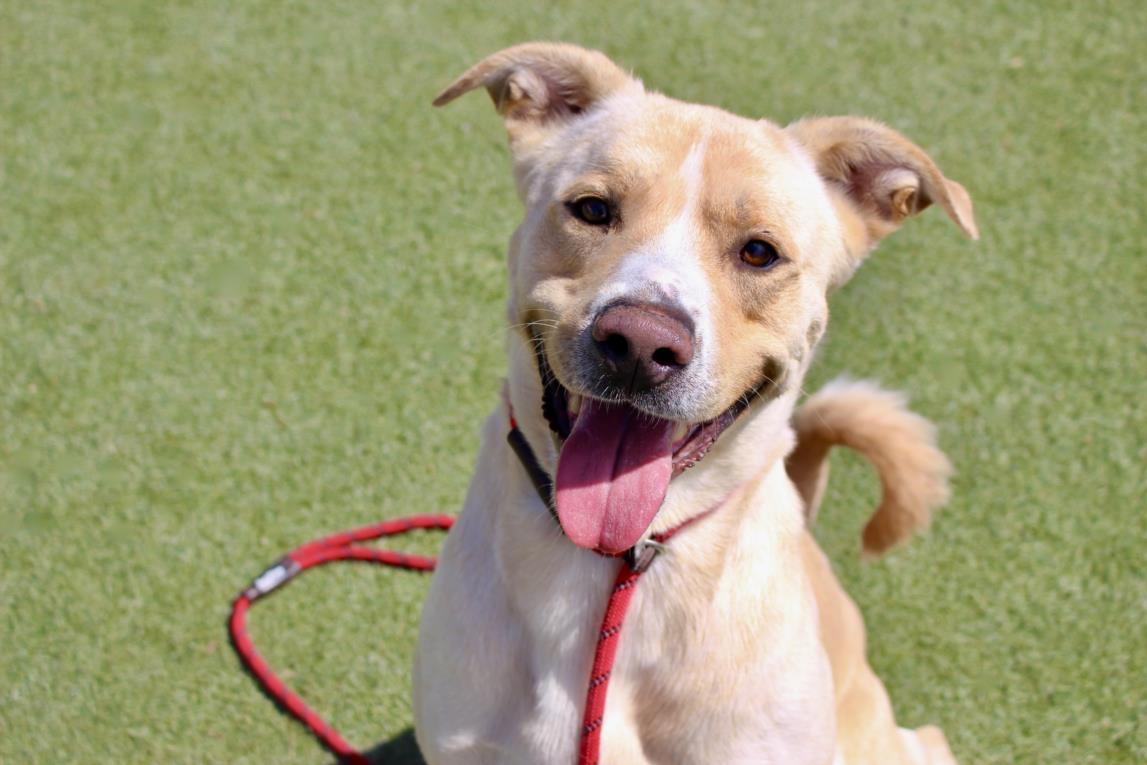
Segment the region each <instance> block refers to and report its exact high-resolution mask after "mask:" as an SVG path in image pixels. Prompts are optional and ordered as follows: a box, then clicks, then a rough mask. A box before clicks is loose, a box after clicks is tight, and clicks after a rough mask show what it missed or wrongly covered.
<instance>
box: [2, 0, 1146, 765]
mask: <svg viewBox="0 0 1147 765" xmlns="http://www.w3.org/2000/svg"><path fill="white" fill-rule="evenodd" d="M1145 28H1147V4H1144V3H1142V2H1134V1H1133V0H1124V1H1119V2H1104V3H1090V4H1080V3H1067V2H1062V1H1060V0H1055V1H1053V2H1045V1H1043V0H1041V1H1040V2H1035V1H1034V0H1028V1H1027V2H1014V3H998V2H969V3H952V2H937V1H935V0H925V1H924V2H917V3H909V4H906V3H900V2H893V1H892V0H874V1H873V2H866V3H835V2H823V1H820V0H818V1H815V2H805V3H791V2H790V3H774V2H768V3H750V2H739V3H726V4H716V3H701V2H684V1H680V0H673V1H667V2H661V1H659V2H657V3H644V4H638V3H632V4H630V3H602V2H578V3H562V4H554V5H548V6H543V5H541V4H538V3H532V2H499V3H480V4H479V3H474V4H469V5H461V4H455V3H447V2H420V3H409V4H399V3H388V2H354V1H351V0H333V1H332V2H323V3H319V2H312V3H302V2H267V1H259V2H255V1H252V2H241V3H235V2H206V1H197V2H155V1H154V0H142V1H140V2H97V0H85V1H84V2H62V1H58V0H44V1H43V2H37V3H20V2H17V0H8V1H7V2H3V3H0V535H2V536H0V566H2V568H0V646H2V648H0V761H2V762H5V763H8V762H10V763H61V762H74V763H94V762H117V763H159V762H163V763H205V762H209V763H268V762H274V763H320V762H324V761H326V760H327V758H325V757H324V755H323V754H322V753H321V752H320V751H319V750H317V749H316V747H315V746H314V744H313V742H312V741H311V740H310V739H309V738H308V737H307V736H306V735H305V734H304V733H302V732H301V731H300V730H298V729H297V728H295V727H294V725H293V724H292V723H290V722H288V721H286V720H285V718H283V717H281V716H279V715H278V714H277V713H276V712H275V711H274V709H273V708H272V707H271V705H270V704H268V703H267V702H266V701H265V700H264V699H263V698H262V697H261V696H260V695H259V694H258V693H257V692H256V690H255V688H254V686H253V685H252V684H251V682H250V681H249V679H248V678H246V677H245V676H244V675H243V674H242V673H241V672H240V671H239V668H238V666H237V664H236V661H235V659H234V658H233V656H232V655H231V652H230V650H229V648H228V646H227V642H226V637H225V632H224V619H225V616H226V613H227V606H228V601H229V599H230V598H231V597H232V596H233V594H234V593H235V591H236V590H237V588H238V587H239V586H240V585H241V584H243V583H244V582H245V580H247V579H248V578H249V577H250V576H251V575H253V574H254V573H256V572H257V571H258V569H259V568H260V567H261V565H262V564H265V563H268V562H270V561H271V560H272V559H274V558H275V557H276V556H277V555H278V554H279V553H280V552H282V551H283V550H284V549H286V548H288V547H290V546H292V545H294V544H296V543H299V542H302V541H305V540H307V539H310V538H312V537H314V536H316V535H318V534H320V533H323V532H326V531H330V530H336V529H341V528H343V527H347V526H350V525H354V524H358V523H364V522H369V521H373V520H376V519H379V518H384V517H390V516H398V515H403V514H408V513H413V512H426V511H440V510H447V511H453V510H454V509H455V508H457V507H458V506H459V503H460V499H461V497H462V494H463V491H464V488H465V485H466V481H467V478H468V474H469V470H470V467H471V463H472V459H473V456H474V451H475V447H476V443H477V430H478V424H479V422H480V421H481V419H482V418H483V416H484V415H485V413H486V412H487V411H488V410H489V408H490V407H491V406H492V405H493V404H494V402H495V401H496V397H497V392H498V389H499V380H500V375H501V374H502V373H503V370H504V362H503V357H502V335H503V329H502V328H503V321H504V320H503V311H502V295H503V282H504V267H503V252H504V248H505V244H506V241H507V239H508V237H509V235H510V232H511V231H512V229H513V227H514V225H515V223H516V220H517V218H518V216H519V215H520V207H519V204H518V202H517V200H516V197H515V194H514V192H513V189H512V186H511V181H510V176H509V168H508V161H507V157H506V151H505V148H504V138H503V134H502V129H501V126H500V125H499V123H498V120H497V119H496V117H495V116H494V114H493V112H492V110H491V109H490V105H489V103H488V100H487V99H486V98H485V97H484V96H477V95H475V96H472V97H470V98H467V99H464V100H463V101H462V102H460V103H458V104H456V105H452V106H451V107H450V108H449V109H448V110H444V111H436V110H432V109H431V108H430V107H429V102H430V100H431V98H432V97H433V95H434V94H435V93H436V92H437V89H438V88H440V87H441V86H443V85H445V84H446V83H447V82H448V81H449V80H450V79H451V78H452V77H453V76H454V75H455V74H457V73H458V72H459V71H461V70H462V69H463V68H464V67H465V66H467V65H469V64H470V63H472V62H473V61H475V60H476V59H477V58H478V57H480V56H482V55H484V54H487V53H489V52H492V51H494V50H497V49H498V48H500V47H503V46H506V45H508V44H511V43H515V42H519V41H523V40H528V39H537V38H549V39H562V40H569V41H574V42H579V43H582V44H585V45H589V46H593V47H598V48H601V49H603V50H605V51H607V52H608V53H610V54H611V55H613V56H614V57H615V58H616V59H617V60H619V61H620V62H622V63H623V64H624V65H625V66H627V67H631V68H633V69H634V70H635V71H637V72H638V73H639V74H640V75H641V76H642V77H643V79H644V80H645V82H646V84H647V86H649V87H651V88H655V89H659V90H663V91H665V92H668V93H670V94H671V95H675V96H678V97H680V98H684V99H690V100H700V101H705V102H709V103H715V104H718V105H720V106H724V107H727V108H730V109H732V110H735V111H738V112H741V113H745V114H751V115H765V116H769V117H772V118H773V119H776V120H779V121H788V120H791V119H794V118H796V117H799V116H802V115H806V114H831V113H856V114H865V115H869V116H874V117H878V118H880V119H883V120H885V121H887V122H889V123H890V124H892V125H894V126H896V127H898V128H900V129H901V130H902V131H903V132H905V133H906V134H908V135H909V136H911V137H913V138H914V139H916V140H917V141H918V142H919V143H920V144H922V145H923V146H925V147H926V148H927V149H928V150H929V151H930V152H931V153H932V155H933V157H935V158H936V159H937V161H938V162H939V163H940V165H941V167H942V168H943V169H944V170H945V172H946V173H947V174H948V175H949V176H950V177H953V178H955V179H957V180H959V181H961V182H963V183H964V184H965V185H966V186H967V188H968V189H969V190H970V192H971V194H972V196H973V198H974V199H975V202H976V211H977V216H978V219H979V223H980V228H981V230H982V232H983V238H982V240H981V241H980V242H979V243H976V244H972V243H968V242H965V241H963V240H962V239H961V237H960V236H959V234H958V232H957V231H956V230H955V228H954V227H953V226H952V225H951V224H950V223H949V222H948V221H946V220H945V219H944V217H943V216H942V215H941V214H939V213H937V212H934V211H931V212H929V213H928V214H927V215H925V216H924V217H923V218H922V219H921V220H920V221H915V222H913V223H912V224H911V225H908V226H907V227H906V228H905V229H904V230H903V231H901V232H900V233H898V234H897V235H895V236H894V237H893V238H891V239H890V240H889V241H887V242H886V243H885V245H884V246H883V247H882V249H881V250H880V251H879V252H878V253H877V254H876V255H875V256H874V257H873V258H872V259H871V260H870V262H869V263H868V264H867V265H866V266H865V267H864V268H863V269H862V270H861V272H860V273H859V274H858V275H857V277H856V278H855V279H854V280H853V282H852V283H851V284H850V285H849V286H848V287H847V288H846V289H845V290H844V291H843V292H841V293H840V294H839V295H837V296H836V297H835V298H834V301H833V304H832V310H833V320H832V323H831V326H830V331H829V336H828V339H827V341H826V344H825V346H824V347H823V350H822V352H821V354H820V358H819V360H818V363H817V366H816V368H815V371H814V374H813V379H812V380H810V383H809V386H808V387H809V388H810V389H811V388H815V387H816V386H817V385H819V384H820V383H821V382H823V381H825V380H827V379H830V378H832V377H834V376H836V375H838V374H840V373H844V372H847V373H850V374H852V375H854V376H861V377H871V378H876V379H878V380H880V381H882V382H883V383H885V384H886V385H888V386H891V387H896V388H902V389H905V390H907V391H909V392H910V393H911V394H912V396H913V400H914V404H915V406H916V407H917V409H918V410H919V411H921V412H923V413H924V414H926V415H927V416H929V417H931V418H932V419H934V420H935V421H936V422H937V423H938V424H939V427H940V432H941V437H942V442H943V446H944V447H945V449H946V450H947V451H948V453H949V454H950V455H951V456H952V459H953V461H954V462H955V465H956V467H957V470H958V473H957V475H956V477H955V480H954V498H953V501H952V503H951V505H950V506H949V507H948V508H947V509H946V510H944V511H943V512H942V514H940V515H939V516H938V518H937V520H936V523H935V524H934V527H933V529H932V531H931V532H930V534H928V535H927V536H925V537H923V538H921V539H918V540H916V541H915V542H913V543H912V544H911V545H909V546H908V547H906V548H904V549H902V550H900V551H898V552H896V553H894V554H893V555H892V556H891V557H889V558H887V559H884V560H883V561H880V562H877V563H875V564H871V565H863V566H862V565H861V564H860V563H859V562H858V560H857V556H856V551H857V535H858V530H859V527H860V525H861V523H862V521H863V518H864V516H865V514H866V513H867V511H868V510H869V509H870V508H871V507H872V505H873V503H874V501H875V498H876V493H877V488H876V484H875V482H874V479H873V477H872V476H871V474H870V472H869V471H868V469H867V468H866V467H864V466H863V465H862V464H861V463H860V461H859V460H858V459H856V458H853V457H851V456H847V455H842V456H840V457H837V458H836V459H835V462H834V464H835V468H834V475H833V477H832V481H831V486H830V490H829V495H828V498H827V501H826V504H825V508H824V511H823V513H822V519H821V524H820V528H819V529H818V535H819V536H820V538H821V539H822V541H823V543H824V544H825V546H826V548H827V549H828V550H829V552H830V554H831V555H832V557H833V558H834V559H835V560H836V561H837V563H838V570H839V572H840V574H841V576H842V578H843V579H844V580H845V582H846V585H847V586H848V588H849V589H850V590H851V592H852V593H853V594H854V595H855V596H856V597H857V599H858V600H859V602H860V604H861V606H862V607H863V609H864V612H865V614H866V617H867V620H868V625H869V630H870V648H871V656H872V661H873V663H874V664H875V666H876V668H877V670H878V672H879V673H880V674H881V675H882V676H883V677H884V678H885V680H886V682H887V684H888V687H889V688H890V690H891V693H892V695H893V698H894V701H895V704H896V708H897V711H898V715H899V717H900V720H901V722H902V723H904V724H908V725H918V724H923V723H925V722H929V721H931V722H936V723H938V724H940V725H942V726H943V727H944V729H945V730H946V731H947V733H948V736H949V737H950V739H951V742H952V745H953V748H954V749H955V751H956V753H957V755H958V756H959V757H960V759H961V761H962V762H964V763H966V764H967V763H999V764H1001V765H1002V764H1003V763H1032V764H1035V763H1050V762H1058V763H1068V762H1070V763H1104V764H1105V765H1107V764H1112V763H1141V762H1144V761H1147V691H1145V689H1147V576H1145V574H1147V524H1145V522H1144V517H1143V510H1144V497H1145V496H1147V470H1145V468H1144V465H1145V462H1147V459H1145V458H1147V445H1145V444H1147V406H1145V405H1144V403H1143V394H1144V383H1143V380H1144V378H1145V376H1147V339H1145V338H1147V333H1145V317H1147V294H1145V293H1147V253H1144V246H1143V243H1144V241H1145V234H1147V225H1145V222H1144V217H1143V211H1142V208H1143V204H1144V200H1145V193H1144V192H1145V189H1144V181H1143V177H1144V173H1143V166H1144V165H1143V159H1144V157H1143V147H1144V136H1145V135H1147V130H1145V126H1144V113H1145V106H1147V104H1145V97H1144V83H1145V82H1147V68H1145V65H1144V61H1145V60H1147V57H1145V56H1144V47H1143V41H1142V30H1143V29H1145ZM437 544H438V541H437V540H435V539H423V540H419V541H416V542H414V543H413V547H415V548H417V549H421V550H424V551H430V550H433V549H435V548H436V546H437ZM425 587H426V580H425V579H420V578H418V577H417V576H415V575H409V574H407V575H403V574H390V573H385V572H382V571H379V570H376V569H363V568H352V569H350V570H346V569H340V570H331V571H327V572H324V573H321V574H314V575H312V576H311V577H309V578H307V579H305V580H303V581H302V582H300V583H298V584H296V585H294V586H293V587H292V588H291V589H290V590H289V591H288V592H287V594H284V595H282V596H280V597H278V598H275V599H272V600H271V601H270V602H269V604H268V605H266V606H262V607H260V609H259V610H257V611H256V612H255V613H254V616H253V619H252V622H253V624H252V629H253V632H254V634H255V637H256V640H257V641H258V642H259V644H260V646H261V647H264V648H265V651H266V653H267V654H268V657H269V658H270V659H271V660H272V662H273V663H274V664H276V665H277V666H279V667H283V668H290V670H289V671H288V672H287V673H286V674H287V675H288V678H289V680H290V682H291V683H292V684H293V685H295V686H296V687H297V688H299V689H300V690H302V691H303V692H304V693H305V694H306V695H307V696H308V697H309V698H311V699H312V700H313V701H314V703H315V704H316V705H317V706H319V707H320V708H321V709H323V710H324V711H325V712H326V713H327V714H328V715H329V716H330V717H331V718H332V719H333V720H334V721H335V722H336V723H337V724H338V725H339V726H340V727H342V728H343V729H344V731H345V732H346V733H347V735H348V736H349V737H350V738H351V739H352V740H354V741H357V742H360V743H361V744H363V745H364V746H367V745H375V744H382V747H381V749H380V750H379V752H380V754H390V755H392V757H391V759H390V760H388V761H389V762H392V763H393V762H398V763H413V762H417V759H416V758H415V755H413V753H412V748H411V742H410V738H409V735H408V733H405V732H406V731H408V729H409V726H410V724H411V711H410V702H409V680H408V666H409V663H410V657H411V652H412V647H413V644H414V640H415V633H416V628H417V620H418V612H419V604H420V602H421V600H422V597H423V593H424V592H425ZM386 742H390V743H386Z"/></svg>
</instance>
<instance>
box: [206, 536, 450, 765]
mask: <svg viewBox="0 0 1147 765" xmlns="http://www.w3.org/2000/svg"><path fill="white" fill-rule="evenodd" d="M453 525H454V519H453V518H451V517H450V516H448V515H418V516H414V517H411V518H400V519H397V520H393V521H384V522H383V523H376V524H373V525H371V526H363V527H361V528H357V529H353V530H351V531H346V532H343V533H341V534H334V535H333V536H329V537H325V538H323V539H319V540H316V541H314V542H309V543H307V544H305V545H303V546H302V547H296V548H295V549H294V550H291V552H289V553H287V554H286V555H284V556H283V557H282V558H280V559H279V561H278V562H277V563H275V564H274V565H273V566H271V567H270V568H268V569H267V570H266V571H264V572H263V573H262V574H260V575H259V576H258V577H256V578H255V581H254V582H252V583H251V586H250V587H248V588H247V589H245V590H244V591H243V592H241V593H239V597H237V598H235V602H234V603H232V605H231V619H230V622H229V625H228V626H229V628H230V632H231V645H232V647H234V649H235V652H236V653H237V654H239V659H240V661H242V662H243V666H245V667H246V668H247V670H248V671H249V672H250V673H251V676H252V677H254V678H255V681H256V682H258V683H259V685H260V686H261V687H262V688H263V690H264V691H265V692H266V694H267V695H268V696H270V697H271V699H272V700H273V701H274V702H275V703H276V704H278V706H279V707H280V708H282V709H283V710H285V711H286V712H287V714H289V715H290V716H291V717H294V718H295V719H296V720H298V721H299V722H300V723H302V724H303V726H304V727H306V729H307V730H309V731H310V732H311V734H312V735H314V737H315V738H317V739H318V740H319V743H320V744H322V745H323V746H324V747H326V749H327V750H328V751H329V752H331V754H333V755H335V756H336V757H338V759H339V761H340V762H344V763H349V764H350V765H369V761H368V760H367V758H366V756H365V755H363V754H362V753H361V752H359V751H358V750H357V749H355V748H354V747H353V746H351V745H350V744H348V743H347V742H346V740H345V739H344V738H343V737H342V736H340V735H339V733H338V731H336V730H335V729H334V728H332V727H331V726H330V725H329V724H327V722H326V721H325V720H323V718H321V717H319V715H318V714H317V713H316V712H315V711H314V710H313V709H311V708H310V707H309V706H307V705H306V703H305V702H304V701H303V700H302V699H301V698H300V697H299V696H298V695H297V694H295V693H294V692H293V691H292V690H291V689H290V688H288V687H287V686H286V684H285V683H284V682H283V681H282V680H281V679H280V678H279V676H278V675H276V674H275V673H274V672H273V671H272V670H271V668H270V667H269V666H268V665H267V662H266V661H264V660H263V657H262V656H260V655H259V652H258V651H256V650H255V644H254V643H252V642H251V636H250V635H248V634H247V612H248V611H249V610H250V609H251V606H252V605H253V604H254V603H255V601H257V600H259V599H260V598H262V597H265V596H267V595H270V594H271V593H273V592H275V591H276V590H278V589H279V588H280V587H282V586H283V585H285V584H287V583H288V582H290V581H291V580H292V579H294V578H295V577H296V576H298V575H299V574H301V573H302V572H304V571H306V570H307V569H309V568H314V567H315V566H322V565H324V564H326V563H333V562H334V561H344V560H350V561H362V562H366V563H378V564H381V565H383V566H392V567H394V568H404V569H408V570H411V571H432V570H433V569H434V564H435V562H436V559H434V558H428V557H425V556H422V555H407V554H406V553H401V552H394V551H392V550H378V549H375V548H372V547H362V546H359V543H361V542H369V541H371V540H374V539H380V538H382V537H392V536H395V535H398V534H406V533H407V532H410V531H413V530H415V529H442V530H446V529H449V528H450V527H451V526H453Z"/></svg>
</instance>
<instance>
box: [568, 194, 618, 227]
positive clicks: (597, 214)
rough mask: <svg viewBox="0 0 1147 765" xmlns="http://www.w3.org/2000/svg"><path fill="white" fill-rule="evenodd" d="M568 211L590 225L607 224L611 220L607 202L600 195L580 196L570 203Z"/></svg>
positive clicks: (611, 215) (611, 216)
mask: <svg viewBox="0 0 1147 765" xmlns="http://www.w3.org/2000/svg"><path fill="white" fill-rule="evenodd" d="M570 212H572V213H573V214H574V215H576V216H577V217H578V218H579V219H580V220H582V221H585V222H586V223H588V224H590V225H591V226H607V225H609V223H610V221H611V220H613V214H612V213H611V212H610V210H609V202H606V201H605V200H604V199H601V198H600V197H582V198H581V199H578V200H576V201H574V202H573V203H571V204H570Z"/></svg>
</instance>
